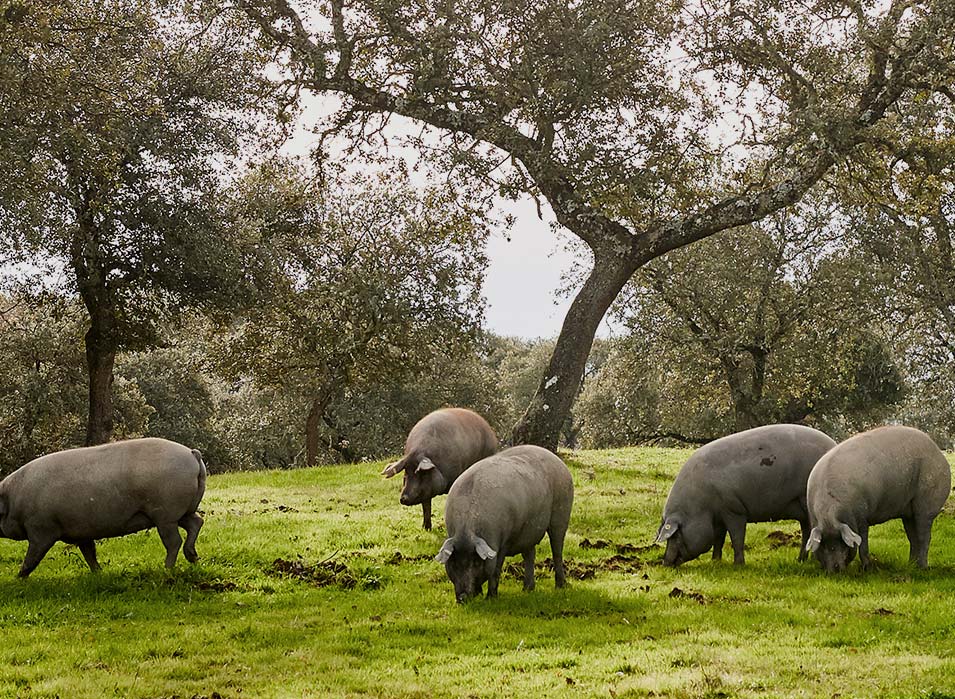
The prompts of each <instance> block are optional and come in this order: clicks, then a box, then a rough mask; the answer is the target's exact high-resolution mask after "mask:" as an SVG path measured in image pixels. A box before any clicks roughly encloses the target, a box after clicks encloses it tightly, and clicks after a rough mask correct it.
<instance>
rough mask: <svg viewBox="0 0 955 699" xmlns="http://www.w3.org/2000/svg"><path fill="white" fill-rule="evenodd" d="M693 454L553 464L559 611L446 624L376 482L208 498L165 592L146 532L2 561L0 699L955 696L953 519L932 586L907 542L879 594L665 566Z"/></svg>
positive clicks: (610, 455)
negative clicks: (563, 503) (29, 570)
mask: <svg viewBox="0 0 955 699" xmlns="http://www.w3.org/2000/svg"><path fill="white" fill-rule="evenodd" d="M688 454H689V452H688V451H683V450H673V449H622V450H613V451H599V452H577V453H574V454H572V455H571V454H564V455H563V456H564V457H565V458H566V459H567V460H568V462H569V464H570V466H571V469H572V471H573V473H574V479H575V483H576V488H577V496H576V501H575V508H574V516H573V517H572V519H571V526H570V532H569V534H568V540H567V547H566V551H565V555H566V557H567V559H568V561H569V573H570V577H571V580H572V583H571V586H570V587H569V588H568V589H565V590H560V591H555V590H554V585H553V575H552V573H551V572H550V571H549V570H547V569H546V562H545V561H544V559H546V558H548V557H549V555H550V551H549V548H548V547H547V544H546V541H545V543H543V544H542V545H541V548H540V550H539V554H538V561H539V570H538V587H537V590H536V591H535V592H532V593H523V592H522V591H521V585H520V581H519V578H518V574H517V565H519V562H520V558H519V557H515V558H513V559H509V560H511V561H513V563H514V564H515V567H514V570H513V571H512V573H511V574H509V575H508V576H507V577H506V579H505V580H503V581H502V583H501V591H500V597H499V598H498V599H496V600H490V601H488V600H483V599H481V600H475V601H473V602H471V603H469V604H467V605H456V604H454V598H453V594H452V588H451V584H450V582H449V581H448V580H447V578H446V576H445V573H444V569H443V567H442V566H441V565H439V564H437V563H435V562H433V561H432V560H431V557H432V556H433V555H434V554H435V553H436V552H437V550H438V548H439V547H440V544H441V541H442V540H443V539H444V527H443V517H442V514H441V513H442V512H443V505H444V498H440V499H438V501H437V502H436V521H437V522H439V523H440V524H438V526H437V527H436V528H435V530H434V531H433V532H430V533H429V532H424V531H423V530H422V529H421V528H420V526H421V525H420V508H404V507H402V506H400V505H399V504H398V487H399V486H398V484H397V483H395V482H394V481H384V480H381V479H380V478H378V477H377V473H378V471H380V469H381V464H380V463H378V464H362V465H357V466H335V467H327V468H318V469H310V470H301V471H292V472H266V473H240V474H229V475H222V476H214V477H211V478H210V479H209V487H208V491H207V493H206V497H205V499H204V501H203V508H202V509H203V511H204V513H205V519H206V525H205V528H204V529H203V531H202V534H201V535H200V537H199V542H198V545H197V548H198V550H199V555H200V556H201V557H202V560H201V561H200V563H199V565H198V566H189V565H188V564H186V563H185V562H184V561H182V559H180V561H181V562H180V564H179V567H178V568H177V569H176V570H175V571H174V572H172V573H170V574H167V573H166V572H165V571H164V570H163V569H162V559H163V550H162V546H161V544H160V542H159V537H158V535H157V534H156V532H155V531H151V532H144V533H140V534H136V535H133V536H129V537H125V538H123V539H111V540H107V541H104V542H102V543H101V544H100V547H99V553H100V561H101V562H102V563H103V565H104V571H103V572H102V573H101V574H99V575H93V574H90V573H89V572H88V571H87V569H86V566H85V564H84V563H83V560H82V557H81V556H80V554H79V551H78V550H76V549H75V548H73V547H68V546H65V545H63V544H57V545H56V546H55V547H54V549H53V551H51V552H50V554H49V555H48V556H47V558H46V559H45V560H44V561H43V562H42V563H41V564H40V567H39V568H38V569H37V570H36V571H35V572H34V574H33V575H32V576H31V577H30V578H29V579H28V580H26V581H21V580H17V579H16V578H15V574H16V571H17V570H18V567H19V564H20V562H21V560H22V557H23V554H24V553H25V550H26V545H25V543H21V542H12V541H7V540H0V697H54V696H60V697H63V698H64V699H65V698H66V697H70V698H75V697H104V696H122V697H143V698H149V699H154V698H159V697H183V698H188V697H194V696H199V697H214V696H216V695H218V696H220V697H223V698H227V699H236V698H240V697H256V698H258V697H326V696H329V697H352V696H366V695H371V696H380V697H421V698H425V697H427V698H428V699H431V698H433V697H513V696H521V697H537V696H556V695H557V694H558V693H559V696H562V697H578V696H579V697H592V696H594V697H596V696H599V697H616V698H620V697H648V696H658V697H813V696H826V697H856V696H879V697H880V699H889V698H890V697H933V698H934V699H942V698H943V697H949V696H951V697H955V613H953V608H955V519H953V513H955V499H953V500H952V501H950V503H949V505H948V507H946V510H945V512H944V513H943V514H942V515H941V516H940V517H939V519H938V520H937V521H936V525H935V535H934V541H933V545H932V550H931V553H930V564H931V566H932V567H931V569H929V570H928V571H925V572H923V571H918V570H916V569H914V568H910V567H909V566H908V564H907V562H906V561H907V556H908V544H907V542H906V540H905V536H904V534H903V531H902V525H901V523H900V522H898V521H895V522H891V523H887V524H884V525H880V526H878V527H876V528H874V529H873V530H872V532H871V536H870V540H871V550H872V552H873V556H874V558H875V560H876V564H877V568H876V570H875V571H874V572H870V573H868V574H865V575H863V574H861V573H860V572H859V571H858V567H857V565H858V564H857V563H854V564H853V566H852V568H851V571H850V572H849V573H848V574H846V575H842V576H839V577H827V576H825V575H823V574H822V572H821V571H820V569H819V567H818V565H817V564H815V563H814V562H813V563H810V564H799V563H797V561H796V555H797V551H798V550H797V545H798V525H797V524H796V523H795V522H782V523H777V524H763V525H750V527H749V528H748V530H747V565H746V566H745V568H743V569H736V568H734V567H733V565H732V564H731V560H732V554H731V552H730V550H729V542H727V552H726V554H725V555H726V560H724V562H722V563H715V564H714V563H713V562H711V561H710V560H709V558H702V559H699V560H697V561H694V562H691V563H689V564H686V565H684V566H683V567H681V568H679V569H676V570H673V569H667V568H664V567H662V566H661V565H660V564H659V560H660V558H661V556H662V551H663V549H662V547H659V546H652V545H651V542H652V539H653V536H654V534H655V532H656V528H657V526H658V523H659V516H660V512H661V509H662V506H663V501H664V499H665V497H666V493H667V491H668V490H669V486H670V483H671V482H672V479H673V476H674V475H675V474H676V471H677V470H678V469H679V467H680V465H681V464H682V462H683V460H684V459H685V458H686V456H687V455H688Z"/></svg>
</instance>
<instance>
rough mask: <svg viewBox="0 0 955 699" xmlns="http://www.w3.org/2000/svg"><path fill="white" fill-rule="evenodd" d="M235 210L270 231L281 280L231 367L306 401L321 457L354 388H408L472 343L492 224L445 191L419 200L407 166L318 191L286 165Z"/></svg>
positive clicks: (312, 454) (252, 183)
mask: <svg viewBox="0 0 955 699" xmlns="http://www.w3.org/2000/svg"><path fill="white" fill-rule="evenodd" d="M235 208H236V214H235V216H236V219H237V220H239V221H241V222H242V223H241V225H243V226H247V227H253V228H257V229H259V230H262V231H266V233H264V234H263V235H265V236H267V238H268V240H269V246H270V248H271V250H272V256H273V263H274V265H275V271H276V277H277V279H278V281H277V282H276V284H275V289H274V293H273V295H272V296H271V297H269V298H266V299H263V300H262V301H261V302H260V303H257V304H255V306H254V307H253V308H252V309H251V310H250V311H249V312H248V315H247V316H246V317H245V320H244V321H243V322H242V323H241V325H240V326H239V327H237V328H236V329H235V332H234V333H232V334H231V335H229V336H228V338H227V339H226V341H225V342H224V344H223V347H222V349H221V354H222V362H223V365H224V366H225V367H226V368H227V369H228V371H229V372H230V373H231V375H233V376H234V377H237V378H238V377H243V376H249V377H253V378H254V379H255V381H256V383H257V384H259V385H261V386H274V387H281V389H282V391H283V392H285V393H286V394H288V395H290V396H295V400H296V401H297V402H298V404H299V405H300V406H301V411H302V417H303V420H302V423H303V427H304V434H305V446H306V461H307V463H308V464H310V465H311V464H314V463H316V462H317V460H318V456H319V450H320V443H319V439H320V433H321V429H322V423H323V418H324V417H325V416H326V414H327V411H328V409H329V406H330V405H332V404H333V403H335V402H336V401H340V400H341V399H342V398H343V396H344V393H345V391H346V390H351V391H355V392H358V393H360V392H361V390H362V387H368V386H371V385H374V384H389V383H398V382H400V381H401V380H402V379H403V378H406V377H408V376H412V375H414V374H415V373H418V372H421V371H422V369H423V368H424V367H425V366H427V365H428V364H429V363H430V362H431V361H432V357H433V356H434V354H435V353H438V352H442V353H444V354H447V355H450V356H453V355H454V354H455V352H457V351H459V350H460V348H459V345H467V344H469V343H470V342H472V341H473V338H474V337H475V332H476V330H477V328H478V326H479V323H480V318H481V314H482V311H483V302H482V300H481V297H480V287H481V281H482V278H483V271H484V267H485V264H486V260H485V258H484V254H483V252H482V250H483V245H484V240H485V236H486V230H485V229H484V228H483V225H482V224H481V222H480V220H479V219H478V218H476V217H475V215H474V214H473V212H470V211H467V210H464V209H461V208H460V207H458V206H457V205H456V203H455V200H454V199H453V198H452V197H450V196H449V195H448V194H447V193H446V192H442V191H439V190H430V191H428V192H426V193H424V194H417V193H416V192H415V191H414V190H413V188H412V187H411V185H410V183H409V181H408V179H407V177H406V176H403V175H401V174H399V173H392V174H390V175H382V176H381V177H370V178H360V179H358V180H353V181H349V182H344V181H341V182H329V183H327V184H326V185H325V186H324V187H318V186H317V185H315V184H314V183H313V182H311V181H310V180H309V178H308V177H307V176H306V173H305V172H303V171H302V170H301V169H297V168H295V167H293V166H292V165H291V164H288V163H274V164H272V165H270V166H268V167H265V168H262V169H260V170H258V171H256V172H255V173H254V174H252V175H250V176H249V177H248V178H246V179H245V180H244V181H243V182H242V183H241V186H240V187H239V188H238V189H237V191H236V195H235Z"/></svg>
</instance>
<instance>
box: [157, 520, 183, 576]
mask: <svg viewBox="0 0 955 699" xmlns="http://www.w3.org/2000/svg"><path fill="white" fill-rule="evenodd" d="M156 529H158V530H159V538H160V539H162V545H163V546H165V547H166V567H167V568H172V567H173V566H175V565H176V558H177V557H178V556H179V547H180V546H182V537H181V536H179V525H178V523H177V522H172V523H166V524H158V525H156Z"/></svg>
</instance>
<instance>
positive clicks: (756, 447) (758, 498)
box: [657, 425, 836, 566]
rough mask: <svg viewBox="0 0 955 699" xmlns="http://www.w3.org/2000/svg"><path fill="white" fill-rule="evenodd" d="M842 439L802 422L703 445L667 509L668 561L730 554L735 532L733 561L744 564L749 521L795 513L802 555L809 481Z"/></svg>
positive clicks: (661, 536)
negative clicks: (725, 547) (726, 548)
mask: <svg viewBox="0 0 955 699" xmlns="http://www.w3.org/2000/svg"><path fill="white" fill-rule="evenodd" d="M835 445H836V443H835V442H834V441H833V440H832V439H830V438H829V437H828V436H826V435H825V434H823V433H822V432H820V431H818V430H814V429H812V428H810V427H803V426H802V425H767V426H765V427H756V428H754V429H751V430H745V431H743V432H738V433H736V434H732V435H729V436H727V437H723V438H722V439H717V440H715V441H713V442H710V443H709V444H707V445H705V446H703V447H700V448H699V449H697V450H696V451H695V452H693V454H692V455H691V456H690V458H689V459H688V460H687V462H686V463H685V464H684V465H683V468H681V469H680V472H679V473H678V474H677V477H676V481H675V482H674V483H673V487H672V489H671V490H670V495H669V496H668V497H667V501H666V504H665V505H664V507H663V522H662V523H661V524H660V529H659V531H658V532H657V541H658V542H666V552H665V553H664V555H663V562H664V563H665V564H666V565H673V566H676V565H680V564H681V563H686V562H687V561H692V560H693V559H694V558H696V557H698V556H699V555H701V554H702V553H704V552H706V551H708V550H710V549H711V548H712V549H713V558H714V559H716V560H718V559H721V558H722V557H723V543H724V542H725V541H726V533H727V532H729V535H730V542H731V543H732V545H733V563H736V564H738V565H742V564H743V562H744V553H743V543H744V539H745V536H746V523H747V522H768V521H774V520H778V519H795V520H798V521H799V525H800V527H801V529H802V547H801V548H800V552H799V560H805V559H806V552H805V551H804V550H803V549H804V548H805V545H806V541H807V540H808V538H809V514H808V512H807V509H806V482H807V480H808V479H809V473H810V471H812V468H813V466H814V465H815V463H816V462H817V461H818V460H819V458H820V457H821V456H822V455H823V454H825V453H826V452H827V451H829V449H831V448H832V447H834V446H835Z"/></svg>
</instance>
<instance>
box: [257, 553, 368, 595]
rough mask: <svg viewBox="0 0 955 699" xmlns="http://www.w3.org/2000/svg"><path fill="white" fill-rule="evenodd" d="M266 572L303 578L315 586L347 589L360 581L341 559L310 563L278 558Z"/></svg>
mask: <svg viewBox="0 0 955 699" xmlns="http://www.w3.org/2000/svg"><path fill="white" fill-rule="evenodd" d="M266 572H268V573H269V574H270V575H274V576H276V577H282V578H294V579H296V580H301V581H302V582H306V583H308V584H309V585H314V586H315V587H341V588H343V589H345V590H353V589H355V587H357V586H358V582H359V581H358V578H356V577H355V575H354V574H353V573H352V572H351V570H349V569H348V566H346V565H345V564H344V563H342V562H341V561H320V562H319V563H315V564H312V565H309V564H308V563H305V561H288V560H286V559H284V558H276V559H275V560H274V561H273V562H272V566H271V567H270V568H269V569H268V570H267V571H266Z"/></svg>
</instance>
